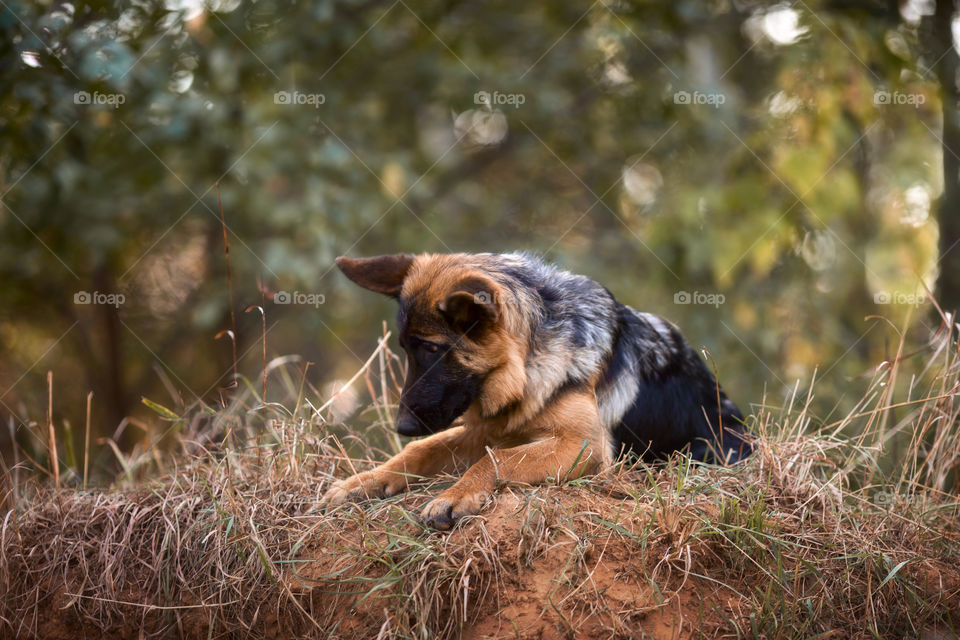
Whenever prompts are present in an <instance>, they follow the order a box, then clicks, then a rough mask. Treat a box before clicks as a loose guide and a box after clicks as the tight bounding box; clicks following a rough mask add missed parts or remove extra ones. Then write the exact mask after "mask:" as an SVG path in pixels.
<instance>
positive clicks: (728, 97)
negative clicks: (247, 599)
mask: <svg viewBox="0 0 960 640" xmlns="http://www.w3.org/2000/svg"><path fill="white" fill-rule="evenodd" d="M954 12H955V9H954V6H953V3H952V2H944V1H943V0H941V1H940V2H932V1H930V2H923V1H920V2H917V1H913V0H911V1H910V2H908V3H899V4H898V3H897V2H895V1H894V2H873V1H869V0H862V1H857V0H834V1H822V2H821V1H818V0H798V1H797V2H795V3H785V4H772V3H758V2H749V1H733V2H724V1H719V0H718V1H703V0H679V1H675V2H616V1H611V0H597V1H596V2H593V3H589V2H559V1H555V2H545V3H522V2H521V3H517V2H497V1H491V2H450V1H440V2H437V1H428V2H420V3H410V2H408V0H319V1H314V2H289V1H284V2H280V1H277V0H259V1H257V2H244V1H242V0H206V1H204V0H164V1H159V2H158V1H156V0H132V1H131V2H96V1H94V2H76V3H58V2H24V1H19V0H0V199H2V208H0V283H2V284H0V354H2V355H0V416H2V417H3V421H4V428H3V429H2V430H0V448H2V450H3V451H5V452H9V451H11V449H12V446H11V438H14V439H16V440H17V442H18V443H19V444H20V446H21V447H22V448H23V450H24V451H25V452H33V453H34V454H35V455H42V451H43V449H44V440H43V433H44V430H43V429H42V426H43V425H44V424H45V420H46V418H45V413H46V408H47V392H48V390H47V371H52V372H53V376H54V378H53V379H54V390H53V416H52V418H53V422H54V423H55V424H56V425H58V428H59V426H60V425H66V424H68V423H69V424H72V425H73V431H72V432H73V434H74V435H73V437H74V438H77V437H79V435H78V433H79V431H80V430H79V429H78V428H77V426H78V425H82V424H83V422H84V415H85V402H86V396H87V393H88V392H90V391H92V392H93V393H94V399H93V405H92V406H93V414H92V424H93V429H94V434H95V435H96V436H111V435H113V434H115V433H116V431H117V428H118V426H119V425H120V424H121V423H122V422H123V421H124V419H125V418H127V417H133V418H134V420H135V421H136V422H135V424H140V425H143V424H150V423H151V422H156V420H157V416H156V415H155V414H154V413H153V412H152V411H151V410H150V409H149V408H147V407H145V406H143V405H142V404H141V401H140V398H141V396H145V397H147V398H152V399H156V400H159V401H162V403H163V404H165V405H167V406H169V407H172V408H174V409H175V410H176V411H177V412H181V411H186V410H188V408H189V407H191V406H195V405H197V403H199V402H201V401H202V402H203V403H204V404H206V405H209V406H211V407H215V406H217V405H218V404H219V403H220V401H221V397H222V393H221V392H220V391H219V389H220V388H222V387H224V386H226V385H227V384H228V383H229V381H230V378H231V375H232V355H231V347H230V341H229V340H228V339H220V340H215V339H214V338H215V336H216V335H217V334H218V333H219V332H221V331H223V330H226V329H229V328H230V327H231V319H230V316H231V306H230V296H229V292H228V279H227V272H226V271H227V263H226V261H225V259H224V250H223V232H222V230H221V220H220V213H219V211H220V210H219V207H218V203H217V186H216V185H217V184H218V183H219V185H220V190H221V192H222V201H223V211H224V214H225V221H226V229H227V237H228V241H229V245H230V268H231V270H232V273H231V276H232V282H233V288H234V300H233V309H232V311H233V312H234V314H235V316H236V324H237V349H238V356H239V370H240V372H241V373H242V374H244V375H246V376H248V377H249V378H251V379H253V380H257V379H258V377H259V375H260V370H261V368H262V364H261V357H262V354H261V343H260V331H261V324H260V323H261V317H260V314H259V312H253V313H244V310H245V309H246V308H247V307H248V306H249V305H263V306H264V308H265V311H266V327H267V336H266V342H267V352H268V358H272V357H275V356H278V355H285V354H298V355H300V356H302V357H303V359H304V361H309V362H312V363H314V364H313V365H312V366H311V367H310V369H309V371H308V374H307V375H308V379H309V380H310V382H311V383H312V384H313V385H315V386H316V387H318V388H324V385H325V384H327V383H329V382H330V381H333V380H336V379H343V378H346V377H349V376H350V375H351V374H353V373H354V372H355V371H356V370H357V369H358V368H359V367H360V365H361V363H362V361H363V360H364V359H366V357H367V356H368V354H369V353H370V352H371V351H372V350H373V349H374V348H375V346H376V340H377V337H378V336H379V335H380V333H381V331H382V328H381V327H382V322H383V321H384V320H389V324H390V326H392V325H393V320H392V318H393V315H394V312H395V310H394V306H393V303H392V302H391V301H389V300H387V299H383V298H380V297H378V296H376V295H375V294H372V293H370V292H367V291H363V290H361V289H359V288H357V287H356V286H353V285H351V284H350V283H348V282H347V280H346V279H345V278H343V277H342V276H341V275H340V274H339V272H337V271H336V269H335V267H334V264H333V260H334V258H335V257H336V256H337V255H341V254H349V255H353V256H360V255H371V254H378V253H392V252H396V251H409V252H423V251H442V252H446V251H495V252H501V251H509V250H519V249H529V250H533V251H537V252H540V253H543V254H545V255H546V257H547V258H548V259H549V260H552V261H555V262H557V263H559V264H561V265H563V266H565V267H567V268H569V269H571V270H574V271H577V272H581V273H585V274H588V275H590V276H593V277H594V278H596V279H597V280H599V281H600V282H602V283H604V284H605V285H606V286H607V287H608V288H610V289H611V290H612V291H613V292H614V294H615V295H616V296H617V297H618V298H619V299H620V300H621V301H623V302H625V303H628V304H631V305H633V306H635V307H637V308H639V309H642V310H646V311H651V312H655V313H659V314H662V315H664V316H666V317H667V318H669V319H671V320H672V321H674V322H675V323H677V324H678V325H679V326H680V328H681V329H682V330H683V331H684V333H685V334H686V336H687V337H688V339H689V340H690V341H691V343H692V344H694V345H695V346H698V347H703V348H705V349H706V350H707V351H708V352H709V354H710V355H711V357H712V358H713V359H714V360H715V361H716V365H717V367H718V369H719V373H720V378H721V380H722V381H723V383H724V385H725V387H726V389H727V391H728V393H729V394H730V395H731V396H732V397H733V398H734V399H735V400H736V401H737V402H738V403H739V404H740V405H741V407H743V408H744V409H745V411H747V412H750V411H752V410H755V409H756V407H757V406H758V404H759V403H760V402H762V401H764V399H765V400H766V402H767V403H768V404H770V405H773V406H776V405H778V404H779V403H780V402H781V401H782V400H783V398H784V397H785V395H786V393H787V392H788V391H789V390H790V389H792V388H793V386H794V384H795V383H796V382H797V381H799V382H800V385H801V387H804V386H805V385H807V384H808V383H809V381H810V380H811V378H812V376H813V375H814V372H815V371H817V374H816V375H817V378H818V379H819V380H820V381H821V382H820V383H819V384H818V386H817V387H816V389H815V396H816V398H815V402H814V406H815V407H816V411H817V414H818V415H820V416H822V417H823V418H824V419H827V417H828V416H830V415H833V414H835V413H836V411H837V410H838V408H848V407H849V405H850V404H851V403H852V402H854V401H855V400H856V399H857V398H859V397H860V396H861V395H862V393H863V391H864V388H865V387H866V379H867V377H868V376H869V371H870V369H871V367H874V366H876V365H877V364H878V363H879V362H881V361H882V360H884V359H889V358H891V357H893V356H894V354H895V352H896V347H897V344H898V341H899V335H898V331H899V330H907V331H908V345H909V346H910V348H916V347H922V346H923V345H925V344H926V343H927V342H928V341H929V339H930V337H931V335H932V334H933V332H934V331H935V330H936V328H937V326H938V325H939V322H940V319H939V315H938V314H937V313H936V312H935V310H934V309H933V305H932V304H931V302H930V298H929V296H928V295H927V293H926V290H925V287H927V288H929V289H930V290H931V291H935V292H937V296H938V298H939V300H940V302H941V304H942V305H944V306H945V307H946V308H956V307H957V306H960V249H956V250H952V249H953V245H954V243H956V242H957V241H958V240H960V197H958V173H957V170H958V164H960V160H958V156H957V154H958V153H960V120H958V117H957V88H956V78H957V66H958V65H957V59H958V58H957V49H956V47H957V45H956V42H955V39H954V32H955V31H957V32H958V34H960V29H958V28H957V24H958V23H957V21H956V19H955V13H954ZM944 176H946V177H947V178H946V180H945V179H944ZM951 250H952V251H951ZM269 393H270V392H269V389H268V396H269ZM142 435H143V430H142V429H141V428H140V427H136V428H134V427H127V428H125V429H124V430H122V435H121V436H119V437H118V441H119V446H120V448H121V449H128V448H129V447H131V446H132V445H133V444H134V443H135V442H136V441H137V439H138V438H140V437H142ZM112 459H113V458H112V456H110V455H100V456H98V457H97V461H98V464H99V466H100V467H99V468H100V471H101V472H103V471H105V470H107V471H108V470H109V466H110V461H111V460H112Z"/></svg>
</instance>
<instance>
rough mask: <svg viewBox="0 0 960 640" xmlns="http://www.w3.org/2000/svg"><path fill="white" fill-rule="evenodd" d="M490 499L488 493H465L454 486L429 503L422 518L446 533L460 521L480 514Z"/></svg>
mask: <svg viewBox="0 0 960 640" xmlns="http://www.w3.org/2000/svg"><path fill="white" fill-rule="evenodd" d="M490 499H491V496H490V494H489V493H487V492H486V491H464V490H461V489H458V488H457V486H456V485H454V486H452V487H450V488H449V489H447V490H446V491H444V492H443V493H441V494H440V495H439V496H437V497H436V498H434V499H433V500H431V501H430V502H429V503H427V506H426V507H424V508H423V511H422V512H421V513H420V518H421V519H422V520H423V521H424V522H425V523H426V524H428V525H430V526H431V527H433V528H434V529H441V530H443V531H446V530H448V529H451V528H453V525H454V524H456V521H457V520H458V519H460V518H462V517H464V516H472V515H476V514H478V513H480V511H481V510H483V508H484V507H485V506H486V505H487V504H488V503H489V502H490Z"/></svg>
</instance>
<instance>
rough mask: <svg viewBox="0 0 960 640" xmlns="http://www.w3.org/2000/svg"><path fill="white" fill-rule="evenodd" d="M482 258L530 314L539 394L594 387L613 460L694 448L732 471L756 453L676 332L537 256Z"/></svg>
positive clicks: (531, 378) (531, 379)
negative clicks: (731, 465) (738, 462)
mask: <svg viewBox="0 0 960 640" xmlns="http://www.w3.org/2000/svg"><path fill="white" fill-rule="evenodd" d="M476 258H477V266H478V267H480V268H481V269H483V270H484V271H486V272H487V273H489V274H490V275H491V276H492V277H493V278H494V279H495V280H497V281H498V282H500V283H501V284H502V285H503V286H504V287H506V288H507V289H508V290H509V291H511V293H512V294H513V295H514V296H515V298H516V303H517V304H519V305H520V307H521V308H522V309H524V310H526V315H527V319H528V322H530V323H531V326H532V331H531V342H532V344H531V345H530V346H531V349H530V354H529V356H528V358H527V370H528V379H527V382H528V385H530V387H531V388H532V389H533V390H534V395H541V396H544V397H546V396H552V395H553V394H556V393H558V392H559V391H560V390H562V389H571V388H575V387H583V386H592V387H593V389H594V391H595V393H596V397H597V404H598V407H599V410H600V417H601V421H602V423H603V426H604V428H605V429H606V430H607V431H608V433H609V436H610V438H609V443H610V446H611V447H612V450H613V451H612V453H613V454H614V455H617V454H621V453H623V452H633V453H635V454H637V455H640V456H643V457H644V458H646V459H652V458H658V457H662V456H664V455H667V454H669V453H670V452H672V451H677V450H682V449H684V448H686V447H689V451H690V453H691V454H692V456H693V457H695V458H697V459H700V460H705V459H711V458H713V457H714V456H713V454H714V453H716V454H719V455H720V456H721V457H722V458H723V459H724V460H726V461H728V462H734V461H736V460H739V459H741V458H742V457H744V456H746V455H748V454H749V453H750V445H749V444H748V443H747V442H746V441H745V440H744V439H743V438H742V437H741V434H742V422H743V416H742V414H741V413H740V410H739V409H738V408H737V407H736V405H734V403H733V402H731V401H730V400H729V399H728V398H727V396H726V394H725V393H724V392H723V390H722V389H721V388H720V386H719V384H718V383H717V380H716V378H715V377H714V375H713V374H712V373H711V372H710V370H709V369H708V368H707V366H706V364H705V363H704V361H703V360H702V359H701V357H700V356H699V355H698V354H697V353H696V352H695V351H694V350H693V349H692V348H691V347H690V345H689V344H687V342H686V341H685V340H684V339H683V337H682V336H681V335H680V332H679V331H678V330H677V328H676V327H674V326H673V325H672V324H670V323H668V322H666V321H665V320H663V319H661V318H659V317H657V316H655V315H652V314H649V313H641V312H638V311H636V310H634V309H632V308H631V307H629V306H626V305H623V304H621V303H620V302H618V301H617V300H616V299H615V298H614V297H613V295H612V294H611V293H610V292H609V291H608V290H607V289H606V288H604V287H603V286H601V285H600V284H599V283H597V282H595V281H594V280H592V279H590V278H587V277H585V276H581V275H575V274H571V273H569V272H567V271H563V270H561V269H558V268H556V267H553V266H551V265H548V264H546V263H544V262H542V261H541V260H540V259H539V258H537V257H535V256H532V255H530V254H526V253H515V254H480V255H478V256H476Z"/></svg>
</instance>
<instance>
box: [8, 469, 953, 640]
mask: <svg viewBox="0 0 960 640" xmlns="http://www.w3.org/2000/svg"><path fill="white" fill-rule="evenodd" d="M767 471H768V472H766V473H765V472H763V471H762V469H761V465H759V464H758V465H755V467H748V468H745V469H738V470H725V469H704V470H697V471H695V472H683V473H680V472H678V470H677V469H676V468H673V467H667V468H663V469H659V470H657V471H655V472H654V473H653V474H651V473H650V472H649V471H639V470H634V471H625V472H621V473H618V474H614V475H611V476H609V477H605V478H596V479H592V480H589V481H586V482H583V483H582V484H580V485H577V486H573V485H567V486H562V487H534V488H522V487H512V488H506V489H505V490H504V491H502V492H501V493H500V495H499V497H498V499H497V502H496V504H495V505H494V507H493V508H492V509H490V510H489V511H488V512H486V513H485V514H484V515H482V516H480V517H477V518H473V519H471V520H469V521H465V522H463V523H461V525H460V526H458V527H457V528H456V529H455V530H454V531H453V532H451V533H449V534H440V533H436V532H433V531H430V530H428V529H425V528H423V527H422V526H421V525H420V524H419V523H418V522H417V521H416V516H415V514H416V512H417V511H418V509H419V507H421V506H422V505H423V504H425V503H426V502H427V500H429V498H430V495H431V494H432V493H435V492H436V491H437V490H438V489H437V487H436V486H427V487H422V488H419V489H418V490H416V491H414V492H413V493H411V494H407V495H405V496H402V497H399V498H394V499H391V500H385V501H372V502H368V503H366V504H364V505H362V506H357V505H350V506H346V507H343V508H341V509H338V510H336V511H334V512H332V513H330V514H319V513H316V512H315V511H313V506H314V505H315V504H316V499H317V497H318V496H319V495H320V494H321V493H322V490H323V488H324V486H325V483H315V482H310V481H309V478H310V475H311V470H310V469H299V470H298V474H299V476H298V477H299V478H300V479H301V483H299V484H295V485H286V486H282V487H281V486H279V485H271V484H270V482H268V481H267V480H265V478H264V477H263V476H259V475H258V474H251V475H249V476H246V477H231V478H230V479H229V481H227V479H226V478H224V477H214V476H212V475H204V476H202V481H199V482H198V481H197V480H198V479H199V478H201V476H200V475H198V474H200V473H206V472H205V471H204V472H200V471H197V470H196V469H195V470H193V471H191V472H190V473H193V474H194V475H193V476H192V479H193V481H192V482H191V483H189V490H187V489H186V488H185V487H186V483H185V482H184V481H182V480H178V481H173V482H169V483H165V484H158V485H156V486H154V487H152V488H151V489H150V490H142V491H136V492H131V493H109V494H90V493H87V494H81V493H75V492H68V491H62V492H59V493H56V494H48V495H44V496H41V497H39V498H38V499H37V500H36V501H35V502H34V506H32V507H31V508H28V509H25V510H22V511H19V512H18V513H17V514H16V515H14V514H13V512H8V513H7V514H6V516H5V517H4V518H3V520H2V522H3V528H2V541H0V542H2V547H0V549H2V551H0V588H2V590H3V592H4V595H3V597H2V599H0V601H2V618H3V619H2V620H0V631H2V635H3V636H4V637H24V638H27V637H34V636H39V637H43V638H57V639H59V638H79V637H111V638H139V637H147V636H151V635H155V636H161V637H169V636H170V635H172V636H175V637H177V636H179V637H186V638H197V639H200V638H207V637H268V638H287V637H321V638H327V637H338V638H388V637H417V638H457V637H464V638H468V639H470V640H479V639H481V638H633V637H650V638H688V637H719V636H727V635H731V634H741V635H746V636H770V637H773V636H777V635H781V636H785V637H793V636H796V635H801V636H803V635H815V634H817V633H831V632H832V633H833V634H834V636H835V637H855V636H864V637H866V636H869V635H871V634H872V633H875V634H877V635H881V636H890V635H895V636H898V637H902V636H904V635H908V636H909V635H913V636H924V634H933V633H947V632H946V631H943V630H947V629H950V628H951V625H952V628H953V629H956V628H957V625H958V624H960V621H958V619H957V612H958V611H960V574H958V568H960V562H958V560H960V553H958V551H957V544H956V535H957V532H956V528H955V527H954V528H953V529H952V530H951V529H949V528H946V529H944V528H943V526H941V524H942V523H937V522H929V523H918V522H916V521H914V520H911V519H910V518H906V517H904V516H903V515H902V514H899V513H895V512H894V511H893V510H890V511H888V512H886V514H884V513H878V512H875V511H869V512H868V511H864V512H861V513H855V512H853V511H851V510H850V509H849V508H848V507H845V506H844V505H843V504H841V503H839V502H835V501H834V500H833V499H831V498H830V497H829V495H830V492H829V491H824V490H823V487H822V486H821V487H818V486H816V485H815V484H812V483H811V484H810V485H809V486H805V487H804V488H803V489H802V490H801V489H798V488H797V487H796V486H786V485H782V483H780V484H781V485H782V486H778V484H777V482H774V481H771V478H770V474H769V470H767ZM761 479H763V483H762V484H761ZM935 630H940V631H935ZM925 637H930V638H934V637H936V638H940V637H952V636H949V635H942V636H938V635H927V636H925Z"/></svg>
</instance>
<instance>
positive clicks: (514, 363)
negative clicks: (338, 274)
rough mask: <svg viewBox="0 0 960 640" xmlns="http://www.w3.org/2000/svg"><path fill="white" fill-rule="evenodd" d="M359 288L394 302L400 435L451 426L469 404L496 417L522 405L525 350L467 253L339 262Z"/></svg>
mask: <svg viewBox="0 0 960 640" xmlns="http://www.w3.org/2000/svg"><path fill="white" fill-rule="evenodd" d="M337 266H338V267H340V270H341V271H343V273H344V274H345V275H346V276H347V277H348V278H350V279H351V280H353V281H354V282H355V283H357V284H359V285H360V286H361V287H364V288H366V289H370V290H371V291H376V292H378V293H382V294H385V295H388V296H391V297H393V298H396V299H397V302H398V303H399V305H400V309H399V312H398V314H397V325H398V330H399V334H400V345H401V346H402V347H403V349H404V351H406V353H407V377H406V380H405V382H404V385H403V391H402V393H401V395H400V410H399V413H398V415H397V431H398V432H399V433H400V434H401V435H405V436H422V435H427V434H430V433H436V432H438V431H442V430H444V429H447V428H449V427H450V426H451V425H452V424H453V422H454V420H456V419H457V418H458V417H460V416H461V415H462V414H463V413H464V412H465V411H466V410H467V409H468V408H470V406H471V405H473V404H474V403H475V402H479V404H480V410H481V413H482V414H484V415H487V416H490V415H493V414H494V413H496V412H497V411H499V410H500V409H502V408H504V407H505V406H507V405H508V404H510V403H512V402H516V401H519V399H520V397H522V394H523V385H524V381H525V376H524V371H523V360H522V358H523V355H522V353H523V351H524V349H523V347H522V345H521V344H519V343H518V336H517V335H516V333H517V332H516V331H515V330H512V329H513V327H511V324H512V323H511V318H510V313H509V311H508V310H507V309H506V308H505V305H504V304H503V290H502V287H501V286H500V285H499V284H498V283H497V282H496V281H495V280H494V279H493V278H491V277H490V275H489V274H488V273H485V272H484V270H483V268H482V264H478V263H477V261H476V258H472V259H471V257H469V256H466V255H464V254H449V255H434V254H426V255H420V256H413V255H410V254H395V255H386V256H376V257H372V258H347V257H340V258H337Z"/></svg>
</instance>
